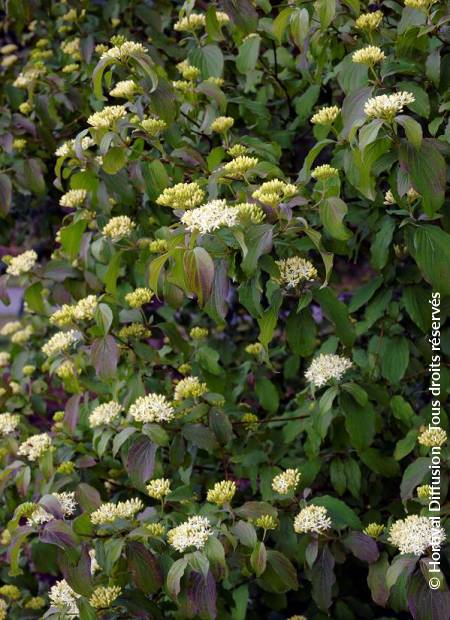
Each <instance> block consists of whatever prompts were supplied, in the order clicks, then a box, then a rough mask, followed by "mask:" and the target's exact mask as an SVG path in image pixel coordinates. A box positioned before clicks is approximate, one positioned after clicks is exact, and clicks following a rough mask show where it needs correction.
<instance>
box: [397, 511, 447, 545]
mask: <svg viewBox="0 0 450 620" xmlns="http://www.w3.org/2000/svg"><path fill="white" fill-rule="evenodd" d="M388 540H389V542H390V543H391V544H392V545H394V547H397V548H398V550H399V551H400V553H414V555H422V554H423V553H425V551H426V550H427V549H428V548H429V547H432V546H440V545H441V544H442V543H443V542H444V541H445V531H444V529H443V528H442V527H436V528H435V527H434V526H433V522H432V521H431V519H430V518H429V517H420V516H418V515H410V516H409V517H406V519H399V520H398V521H395V523H393V524H392V526H391V528H390V530H389V536H388Z"/></svg>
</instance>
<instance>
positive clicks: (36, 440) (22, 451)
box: [17, 433, 52, 461]
mask: <svg viewBox="0 0 450 620" xmlns="http://www.w3.org/2000/svg"><path fill="white" fill-rule="evenodd" d="M51 445H52V440H51V437H50V435H47V433H39V434H38V435H32V436H31V437H28V439H27V440H26V441H24V442H23V443H22V444H20V446H19V450H18V452H17V454H19V455H20V456H26V457H27V458H28V460H29V461H36V460H37V459H38V458H39V457H40V456H42V455H43V454H44V453H45V452H47V450H49V449H50V448H51Z"/></svg>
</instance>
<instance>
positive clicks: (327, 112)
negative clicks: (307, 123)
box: [311, 105, 340, 125]
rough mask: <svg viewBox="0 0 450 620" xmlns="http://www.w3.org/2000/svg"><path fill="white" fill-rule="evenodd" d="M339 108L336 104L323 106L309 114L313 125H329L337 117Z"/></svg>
mask: <svg viewBox="0 0 450 620" xmlns="http://www.w3.org/2000/svg"><path fill="white" fill-rule="evenodd" d="M339 112H340V109H339V108H338V106H337V105H331V106H325V107H324V108H321V109H320V110H319V111H318V112H316V113H315V114H314V115H313V116H311V123H312V124H313V125H331V124H332V123H333V122H334V121H335V120H336V118H337V117H338V115H339Z"/></svg>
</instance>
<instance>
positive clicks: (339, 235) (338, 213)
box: [319, 196, 352, 241]
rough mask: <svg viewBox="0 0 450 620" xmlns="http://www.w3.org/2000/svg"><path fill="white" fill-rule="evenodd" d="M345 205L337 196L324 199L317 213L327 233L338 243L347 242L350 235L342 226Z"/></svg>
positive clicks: (345, 210) (345, 209)
mask: <svg viewBox="0 0 450 620" xmlns="http://www.w3.org/2000/svg"><path fill="white" fill-rule="evenodd" d="M347 210H348V209H347V205H346V204H345V202H344V201H343V200H341V199H340V198H338V197H337V196H330V198H325V200H323V201H322V202H321V203H320V207H319V213H320V219H321V221H322V224H323V226H324V228H325V230H326V231H327V233H328V234H329V235H330V236H331V237H333V238H334V239H338V240H339V241H347V240H348V239H349V238H350V237H351V236H352V233H351V232H350V231H349V230H348V228H346V227H345V226H344V224H343V223H342V222H343V219H344V217H345V216H346V214H347Z"/></svg>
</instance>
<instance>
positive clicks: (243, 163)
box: [223, 155, 258, 179]
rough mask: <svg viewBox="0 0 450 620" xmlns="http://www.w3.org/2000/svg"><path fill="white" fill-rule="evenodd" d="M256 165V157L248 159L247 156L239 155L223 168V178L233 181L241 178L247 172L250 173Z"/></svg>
mask: <svg viewBox="0 0 450 620" xmlns="http://www.w3.org/2000/svg"><path fill="white" fill-rule="evenodd" d="M257 164H258V158H257V157H248V156H247V155H239V156H238V157H235V158H234V159H232V160H231V161H229V162H227V163H226V164H225V165H224V167H223V172H224V176H229V177H231V178H233V179H241V178H243V177H244V176H245V175H246V174H247V172H250V170H252V168H254V167H255V166H256V165H257Z"/></svg>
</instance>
